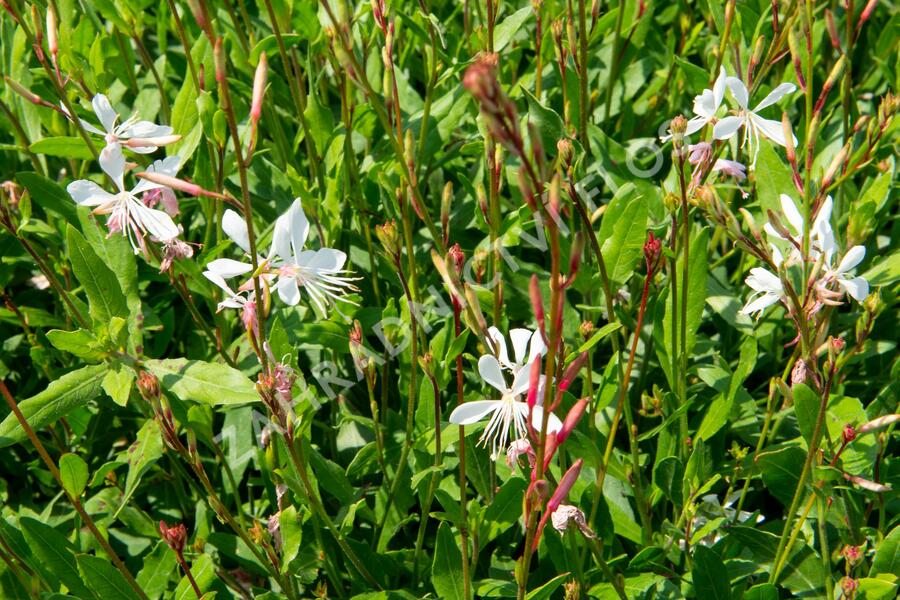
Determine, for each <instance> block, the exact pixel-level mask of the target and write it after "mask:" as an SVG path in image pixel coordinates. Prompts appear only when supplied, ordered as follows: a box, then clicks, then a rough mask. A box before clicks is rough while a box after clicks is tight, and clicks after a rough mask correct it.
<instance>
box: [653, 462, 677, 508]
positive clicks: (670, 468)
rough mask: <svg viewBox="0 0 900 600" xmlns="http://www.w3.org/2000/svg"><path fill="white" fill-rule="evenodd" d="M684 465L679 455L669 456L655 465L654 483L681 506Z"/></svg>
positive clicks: (667, 496)
mask: <svg viewBox="0 0 900 600" xmlns="http://www.w3.org/2000/svg"><path fill="white" fill-rule="evenodd" d="M683 481H684V465H683V464H682V463H681V460H680V459H679V458H678V457H677V456H667V457H666V458H664V459H662V460H660V461H659V462H658V463H656V465H655V466H654V467H653V484H654V485H655V486H656V487H658V488H659V489H661V490H662V492H663V494H665V496H666V498H668V499H669V500H671V501H672V502H674V503H675V505H676V506H681V504H682V502H683V499H682V496H681V492H682V482H683Z"/></svg>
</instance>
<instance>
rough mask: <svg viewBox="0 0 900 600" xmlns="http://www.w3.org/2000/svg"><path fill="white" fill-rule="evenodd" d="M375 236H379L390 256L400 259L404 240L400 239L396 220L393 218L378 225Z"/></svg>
mask: <svg viewBox="0 0 900 600" xmlns="http://www.w3.org/2000/svg"><path fill="white" fill-rule="evenodd" d="M375 237H377V238H378V241H379V242H381V246H382V247H383V248H384V251H385V253H387V255H388V256H390V257H391V258H392V259H394V260H397V259H399V257H400V248H401V246H402V241H401V239H400V232H399V230H398V229H397V222H396V221H394V220H393V219H391V220H390V221H386V222H385V223H384V224H382V225H376V226H375Z"/></svg>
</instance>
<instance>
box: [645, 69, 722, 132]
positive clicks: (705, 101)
mask: <svg viewBox="0 0 900 600" xmlns="http://www.w3.org/2000/svg"><path fill="white" fill-rule="evenodd" d="M726 80H727V73H726V72H725V67H721V68H720V69H719V76H718V77H717V78H716V81H715V83H713V87H712V89H711V90H710V89H705V90H703V92H701V93H700V95H698V96H695V97H694V116H693V117H691V119H690V120H689V121H688V122H687V129H685V130H684V135H693V134H695V133H697V132H698V131H700V130H701V129H703V127H704V126H705V125H706V124H707V123H709V122H710V121H712V120H713V119H715V118H716V113H717V112H719V107H720V106H722V99H723V98H724V97H725V82H726ZM670 139H672V134H671V133H669V135H664V136H662V137H661V138H660V140H661V141H663V142H668V141H669V140H670Z"/></svg>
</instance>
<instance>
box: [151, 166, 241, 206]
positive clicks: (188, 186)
mask: <svg viewBox="0 0 900 600" xmlns="http://www.w3.org/2000/svg"><path fill="white" fill-rule="evenodd" d="M135 176H136V177H139V178H141V179H146V180H147V181H152V182H153V183H158V184H159V185H164V186H166V187H169V188H172V189H173V190H178V191H180V192H184V193H185V194H190V195H191V196H208V197H210V198H218V199H220V200H227V199H228V198H227V196H224V195H222V194H219V193H217V192H212V191H210V190H207V189H204V188H202V187H201V186H199V185H197V184H196V183H190V182H187V181H184V180H183V179H178V178H177V177H172V176H171V175H166V174H165V173H156V172H154V171H141V172H140V173H135Z"/></svg>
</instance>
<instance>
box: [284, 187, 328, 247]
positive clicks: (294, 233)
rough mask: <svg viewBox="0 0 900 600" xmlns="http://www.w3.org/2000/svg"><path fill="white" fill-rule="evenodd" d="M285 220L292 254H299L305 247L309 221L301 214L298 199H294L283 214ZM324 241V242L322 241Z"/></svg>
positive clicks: (301, 210) (301, 209)
mask: <svg viewBox="0 0 900 600" xmlns="http://www.w3.org/2000/svg"><path fill="white" fill-rule="evenodd" d="M285 215H286V217H287V219H286V220H285V223H286V225H287V226H288V231H289V232H290V237H291V245H292V246H293V248H294V254H299V253H300V252H301V251H302V250H303V246H305V245H306V236H307V235H309V221H307V220H306V215H305V214H304V213H303V207H302V206H301V205H300V198H296V199H295V200H294V203H293V204H291V207H290V208H289V209H288V211H287V213H285ZM322 241H324V240H322Z"/></svg>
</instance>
